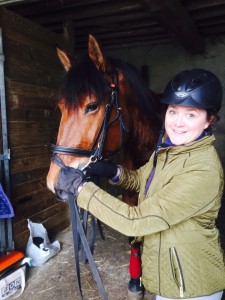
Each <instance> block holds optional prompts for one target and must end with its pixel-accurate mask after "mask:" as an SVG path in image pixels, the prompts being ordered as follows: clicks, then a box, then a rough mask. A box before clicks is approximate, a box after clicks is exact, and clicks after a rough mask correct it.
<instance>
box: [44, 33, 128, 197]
mask: <svg viewBox="0 0 225 300" xmlns="http://www.w3.org/2000/svg"><path fill="white" fill-rule="evenodd" d="M57 53H58V57H59V59H60V61H61V63H62V64H63V66H64V68H65V70H66V75H65V77H64V80H63V82H62V85H61V88H60V91H59V102H58V107H59V109H60V111H61V121H60V125H59V131H58V137H57V146H55V148H54V149H55V153H57V155H58V157H60V159H61V161H62V162H63V164H65V165H66V166H70V167H74V168H79V167H80V166H82V165H84V164H86V163H87V161H88V160H89V157H87V156H90V155H93V153H95V151H96V150H97V148H98V147H99V146H101V147H102V149H101V152H102V153H101V155H102V156H104V157H107V156H109V155H111V154H113V153H115V152H116V151H118V150H119V149H120V147H121V145H122V143H124V142H125V141H126V136H127V134H126V128H127V126H129V123H130V116H129V114H123V111H125V110H126V107H127V106H128V104H129V103H126V99H128V97H127V95H126V96H125V93H126V91H127V90H128V89H127V83H126V82H125V80H124V78H123V75H122V73H121V72H120V71H119V70H118V69H117V68H116V67H114V66H112V65H111V64H110V62H109V61H108V60H107V59H106V58H105V56H104V55H103V53H102V50H101V48H100V46H99V44H98V43H97V41H96V40H95V38H94V37H93V36H91V35H90V36H89V41H88V54H87V55H85V56H84V57H82V58H81V59H80V60H78V61H76V62H74V60H73V58H71V57H70V56H69V55H68V54H67V53H66V52H65V51H63V50H61V49H57ZM118 94H119V97H118ZM112 98H113V99H112ZM118 98H119V99H123V101H119V103H118ZM108 110H110V112H108ZM106 113H107V116H106ZM106 119H107V120H106ZM125 124H126V125H125ZM104 126H105V127H104ZM103 135H104V140H102V139H103ZM100 142H102V145H100ZM62 149H64V151H61V150H62ZM65 149H67V150H68V149H76V150H77V151H75V152H73V153H71V152H69V151H66V152H65ZM79 150H80V151H79ZM85 151H86V153H87V155H86V153H85ZM59 169H60V167H59V166H58V165H57V164H55V163H54V162H52V163H51V165H50V170H49V172H48V176H47V185H48V187H49V189H50V190H52V191H53V192H54V185H55V183H56V181H57V177H58V172H59Z"/></svg>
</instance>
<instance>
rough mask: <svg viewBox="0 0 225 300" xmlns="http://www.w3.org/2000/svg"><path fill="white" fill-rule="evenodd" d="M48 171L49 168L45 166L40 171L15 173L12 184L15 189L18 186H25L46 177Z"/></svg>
mask: <svg viewBox="0 0 225 300" xmlns="http://www.w3.org/2000/svg"><path fill="white" fill-rule="evenodd" d="M49 164H50V162H49ZM48 170H49V166H44V167H41V168H38V169H33V170H28V171H24V172H18V173H14V174H12V176H11V184H12V186H13V187H14V188H16V186H17V185H20V184H24V183H26V182H32V181H33V180H37V179H39V178H43V177H46V175H47V173H48Z"/></svg>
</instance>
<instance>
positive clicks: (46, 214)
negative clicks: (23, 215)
mask: <svg viewBox="0 0 225 300" xmlns="http://www.w3.org/2000/svg"><path fill="white" fill-rule="evenodd" d="M67 212H68V205H67V204H66V203H63V202H58V203H56V204H55V205H53V206H51V207H48V208H46V209H45V210H42V211H40V212H38V213H35V214H34V215H30V220H31V221H32V222H36V223H43V224H44V223H45V222H46V221H47V220H48V219H49V218H51V217H52V216H57V218H58V219H59V220H58V221H61V220H63V219H64V214H65V215H66V214H67ZM14 224H15V225H14V226H13V229H14V233H15V235H17V234H19V233H21V232H23V231H26V229H27V220H26V219H21V220H18V221H17V220H16V219H15V222H14Z"/></svg>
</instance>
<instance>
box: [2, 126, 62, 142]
mask: <svg viewBox="0 0 225 300" xmlns="http://www.w3.org/2000/svg"><path fill="white" fill-rule="evenodd" d="M57 129H58V123H57V122H51V121H49V122H42V123H41V122H38V121H37V122H34V121H31V122H17V121H14V122H12V121H11V122H9V124H8V130H9V135H10V136H13V135H19V136H21V138H22V136H23V135H26V134H27V133H28V134H31V133H32V134H33V135H36V134H37V135H38V134H46V135H48V136H52V135H53V134H54V133H55V132H56V131H57ZM39 144H40V143H39Z"/></svg>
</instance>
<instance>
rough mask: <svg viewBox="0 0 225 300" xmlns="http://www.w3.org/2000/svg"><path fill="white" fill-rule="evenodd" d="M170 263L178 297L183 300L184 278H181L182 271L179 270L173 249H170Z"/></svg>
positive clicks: (177, 259) (179, 266) (178, 263)
mask: <svg viewBox="0 0 225 300" xmlns="http://www.w3.org/2000/svg"><path fill="white" fill-rule="evenodd" d="M170 262H171V267H172V273H173V278H174V281H175V283H176V285H177V286H178V288H179V291H180V297H181V298H183V297H184V291H185V286H184V278H183V273H182V270H181V265H180V261H179V258H178V255H177V251H176V248H175V247H171V248H170ZM176 270H177V272H176ZM177 275H178V276H177ZM177 277H178V278H177Z"/></svg>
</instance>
